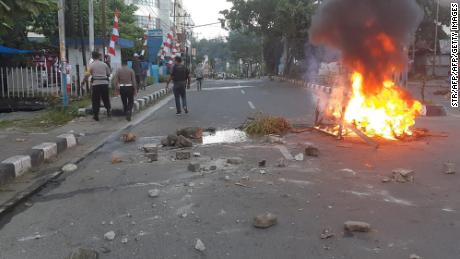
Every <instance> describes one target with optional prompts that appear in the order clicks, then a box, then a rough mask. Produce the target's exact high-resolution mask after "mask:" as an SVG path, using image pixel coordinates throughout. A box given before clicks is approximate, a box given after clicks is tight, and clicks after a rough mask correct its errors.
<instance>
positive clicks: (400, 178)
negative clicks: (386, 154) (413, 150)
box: [393, 168, 415, 183]
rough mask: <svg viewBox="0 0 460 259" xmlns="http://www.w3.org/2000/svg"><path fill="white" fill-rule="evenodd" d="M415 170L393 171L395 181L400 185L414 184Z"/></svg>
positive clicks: (401, 169) (400, 169)
mask: <svg viewBox="0 0 460 259" xmlns="http://www.w3.org/2000/svg"><path fill="white" fill-rule="evenodd" d="M414 174H415V173H414V170H411V169H404V168H398V169H394V170H393V179H394V180H395V181H396V182H399V183H406V182H413V181H414Z"/></svg>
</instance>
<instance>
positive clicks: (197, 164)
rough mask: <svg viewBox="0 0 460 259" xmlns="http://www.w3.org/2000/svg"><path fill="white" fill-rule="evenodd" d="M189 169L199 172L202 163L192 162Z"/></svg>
mask: <svg viewBox="0 0 460 259" xmlns="http://www.w3.org/2000/svg"><path fill="white" fill-rule="evenodd" d="M187 168H188V170H189V171H190V172H199V171H200V164H199V163H196V162H191V163H190V164H188V167H187Z"/></svg>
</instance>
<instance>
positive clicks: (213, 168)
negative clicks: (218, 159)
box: [209, 165, 217, 171]
mask: <svg viewBox="0 0 460 259" xmlns="http://www.w3.org/2000/svg"><path fill="white" fill-rule="evenodd" d="M209 170H210V171H215V170H217V166H216V165H212V166H210V167H209Z"/></svg>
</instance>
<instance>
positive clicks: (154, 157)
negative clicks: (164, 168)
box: [145, 153, 158, 163]
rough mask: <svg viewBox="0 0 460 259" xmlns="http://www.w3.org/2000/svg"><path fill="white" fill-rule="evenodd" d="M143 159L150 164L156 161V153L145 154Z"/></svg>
mask: <svg viewBox="0 0 460 259" xmlns="http://www.w3.org/2000/svg"><path fill="white" fill-rule="evenodd" d="M145 157H147V158H148V159H149V162H150V163H152V162H155V161H158V153H146V154H145Z"/></svg>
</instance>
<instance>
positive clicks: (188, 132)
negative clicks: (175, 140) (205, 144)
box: [176, 127, 203, 139]
mask: <svg viewBox="0 0 460 259" xmlns="http://www.w3.org/2000/svg"><path fill="white" fill-rule="evenodd" d="M176 134H177V135H178V136H184V137H186V138H191V139H201V138H202V137H203V129H202V128H198V127H188V128H183V129H180V130H177V132H176Z"/></svg>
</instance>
